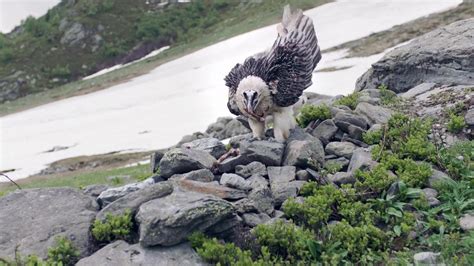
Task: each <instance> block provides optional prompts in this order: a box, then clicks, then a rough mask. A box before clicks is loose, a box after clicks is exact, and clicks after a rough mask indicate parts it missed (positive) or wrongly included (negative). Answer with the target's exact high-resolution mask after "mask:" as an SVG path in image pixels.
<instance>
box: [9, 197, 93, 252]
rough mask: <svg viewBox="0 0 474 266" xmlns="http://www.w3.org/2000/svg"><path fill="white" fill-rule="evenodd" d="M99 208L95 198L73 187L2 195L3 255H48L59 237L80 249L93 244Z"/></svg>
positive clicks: (87, 249)
mask: <svg viewBox="0 0 474 266" xmlns="http://www.w3.org/2000/svg"><path fill="white" fill-rule="evenodd" d="M97 210H98V205H97V203H96V202H95V200H94V199H93V198H92V197H90V196H87V195H85V194H84V193H82V192H81V191H79V190H77V189H73V188H42V189H28V190H20V191H15V192H13V193H11V194H9V195H7V196H5V197H1V198H0V257H5V258H10V259H13V258H15V249H17V251H18V253H19V254H21V255H23V256H25V255H30V254H32V255H33V254H34V255H37V256H39V257H41V258H46V255H47V251H48V248H49V247H52V246H54V245H55V244H56V238H57V237H65V238H68V239H69V240H71V241H72V244H73V245H74V246H75V247H76V248H77V249H78V251H79V252H80V256H81V257H84V256H87V255H89V252H90V249H91V248H92V247H93V243H92V242H91V237H90V234H89V229H90V227H91V225H92V222H93V221H94V218H95V216H96V213H97Z"/></svg>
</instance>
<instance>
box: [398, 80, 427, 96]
mask: <svg viewBox="0 0 474 266" xmlns="http://www.w3.org/2000/svg"><path fill="white" fill-rule="evenodd" d="M435 86H436V83H421V84H420V85H417V86H415V87H413V88H411V89H409V90H408V91H407V92H405V93H402V94H400V96H401V97H402V98H405V99H409V98H412V97H416V96H418V95H420V94H423V93H425V92H427V91H430V90H432V89H433V88H434V87H435Z"/></svg>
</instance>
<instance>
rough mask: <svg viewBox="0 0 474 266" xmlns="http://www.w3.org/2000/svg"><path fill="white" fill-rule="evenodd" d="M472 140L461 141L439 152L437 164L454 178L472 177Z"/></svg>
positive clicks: (473, 173)
mask: <svg viewBox="0 0 474 266" xmlns="http://www.w3.org/2000/svg"><path fill="white" fill-rule="evenodd" d="M473 159H474V142H473V141H461V142H458V143H455V144H454V145H452V146H451V147H445V148H442V149H441V150H440V152H439V165H440V166H441V167H442V168H444V169H446V170H447V171H448V173H449V174H450V175H451V176H452V177H454V178H458V179H459V178H463V179H466V180H467V179H472V177H473V176H474V162H473Z"/></svg>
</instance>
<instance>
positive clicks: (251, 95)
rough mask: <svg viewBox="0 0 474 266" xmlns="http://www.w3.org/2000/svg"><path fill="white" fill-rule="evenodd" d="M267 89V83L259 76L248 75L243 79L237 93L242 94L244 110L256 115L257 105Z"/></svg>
mask: <svg viewBox="0 0 474 266" xmlns="http://www.w3.org/2000/svg"><path fill="white" fill-rule="evenodd" d="M267 90H268V86H267V84H266V83H265V81H263V80H262V79H261V78H259V77H256V76H248V77H246V78H244V79H242V81H240V83H239V86H238V88H237V94H240V95H239V96H240V97H241V99H242V101H243V108H244V110H245V111H246V112H247V113H249V114H250V115H256V113H255V112H256V110H257V107H258V105H259V104H260V102H261V101H262V98H263V97H264V95H266V93H265V92H266V91H267ZM240 97H239V98H240Z"/></svg>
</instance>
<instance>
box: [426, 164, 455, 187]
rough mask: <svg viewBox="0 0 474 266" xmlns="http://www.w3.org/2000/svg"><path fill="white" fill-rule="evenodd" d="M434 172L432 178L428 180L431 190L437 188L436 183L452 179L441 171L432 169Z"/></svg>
mask: <svg viewBox="0 0 474 266" xmlns="http://www.w3.org/2000/svg"><path fill="white" fill-rule="evenodd" d="M432 171H433V173H432V174H431V176H430V178H428V186H429V187H431V188H432V187H435V186H436V183H439V182H444V181H449V180H451V178H450V177H449V176H448V175H447V174H445V173H443V172H441V171H438V170H436V169H432Z"/></svg>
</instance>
